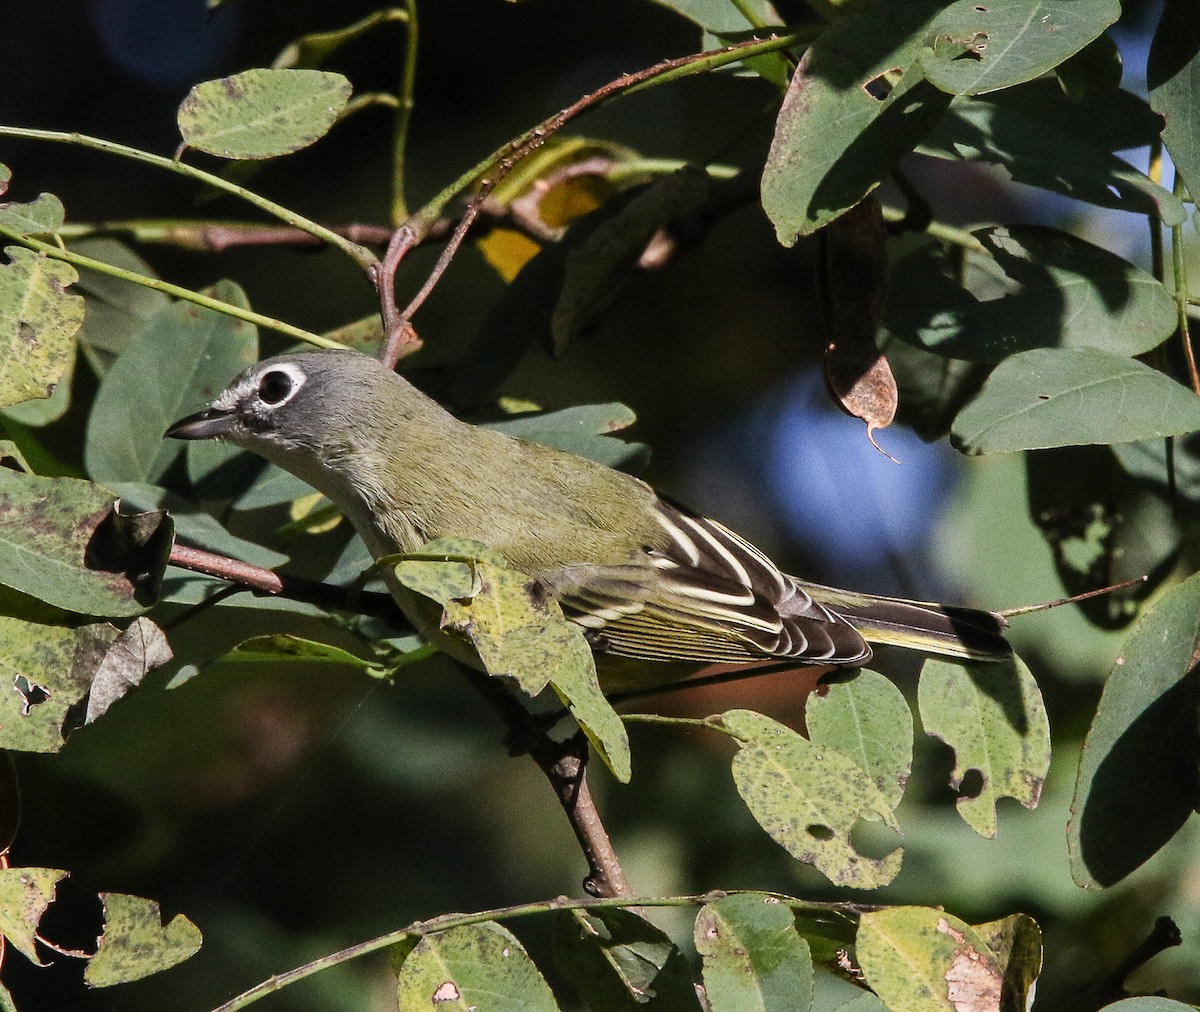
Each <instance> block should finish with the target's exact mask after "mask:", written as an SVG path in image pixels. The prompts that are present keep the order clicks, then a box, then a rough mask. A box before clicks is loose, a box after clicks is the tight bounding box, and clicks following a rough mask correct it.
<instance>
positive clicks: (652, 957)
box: [554, 908, 700, 1012]
mask: <svg viewBox="0 0 1200 1012" xmlns="http://www.w3.org/2000/svg"><path fill="white" fill-rule="evenodd" d="M554 928H555V930H554V958H555V962H556V963H557V964H558V968H559V970H560V972H561V973H562V975H563V976H564V977H565V978H566V979H567V980H568V981H569V982H570V983H571V984H572V985H573V986H574V987H575V989H576V990H577V991H578V992H579V995H580V997H581V998H583V1000H584V1001H585V1002H587V1004H588V1007H589V1008H592V1009H594V1010H596V1012H601V1010H603V1012H638V1010H640V1009H645V1008H650V1009H651V1010H653V1009H655V1008H661V1009H664V1010H666V1009H670V1010H672V1012H700V1003H699V1000H698V999H697V998H696V989H695V985H694V984H693V983H692V973H691V968H690V967H689V966H688V961H687V958H686V957H685V956H684V955H683V953H682V952H680V951H679V948H678V947H677V946H676V945H675V943H674V942H672V941H671V939H670V937H668V935H667V934H666V933H665V932H663V931H662V929H660V928H657V927H655V926H654V925H653V924H651V923H650V922H649V921H647V920H645V919H644V918H642V917H639V916H638V915H637V914H635V913H633V912H632V911H631V910H622V909H619V908H614V909H610V910H605V909H600V910H590V911H588V910H562V911H560V912H559V913H558V914H557V915H556V917H555V924H554Z"/></svg>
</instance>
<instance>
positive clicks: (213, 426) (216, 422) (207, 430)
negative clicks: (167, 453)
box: [163, 407, 237, 439]
mask: <svg viewBox="0 0 1200 1012" xmlns="http://www.w3.org/2000/svg"><path fill="white" fill-rule="evenodd" d="M236 417H237V416H236V415H235V414H234V413H233V412H232V411H221V410H219V409H218V408H213V407H209V408H205V409H204V410H203V411H197V412H196V414H194V415H188V416H187V418H181V419H179V421H177V422H176V423H175V424H174V425H172V426H171V427H170V428H169V429H167V431H166V432H164V433H163V435H164V436H167V437H170V438H171V439H218V438H220V437H221V436H225V435H228V433H229V430H230V429H231V428H232V427H233V423H234V420H235V418H236Z"/></svg>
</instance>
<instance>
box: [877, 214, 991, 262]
mask: <svg viewBox="0 0 1200 1012" xmlns="http://www.w3.org/2000/svg"><path fill="white" fill-rule="evenodd" d="M907 217H908V212H907V211H903V210H901V209H900V208H898V207H889V206H888V205H886V204H885V205H884V206H883V220H884V221H887V222H898V221H905V220H906V219H907ZM921 231H922V232H924V233H925V234H926V235H928V236H931V237H932V238H934V239H940V240H941V241H942V242H948V243H950V244H951V245H952V246H961V247H962V248H963V249H965V250H969V251H970V252H972V253H986V252H987V248H986V247H985V246H984V245H983V243H981V242H980V241H979V240H978V239H977V238H976V237H975V236H973V235H972V234H971V233H970V232H968V231H967V230H966V229H965V228H955V227H954V226H953V225H945V224H943V223H942V222H940V221H930V222H929V223H928V224H926V225H925V226H924V227H923V228H922V229H921Z"/></svg>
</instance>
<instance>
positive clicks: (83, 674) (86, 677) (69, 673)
mask: <svg viewBox="0 0 1200 1012" xmlns="http://www.w3.org/2000/svg"><path fill="white" fill-rule="evenodd" d="M0 604H2V606H3V613H2V614H0V684H3V685H4V686H5V691H4V692H0V748H11V749H16V750H18V751H22V752H57V751H59V749H61V748H62V747H63V743H64V741H65V737H66V727H65V725H66V724H67V721H68V720H69V719H71V715H72V714H73V713H74V712H75V711H76V710H77V709H80V708H81V704H82V703H83V701H84V700H85V699H87V696H88V692H89V690H90V689H91V686H92V680H93V678H95V676H96V673H97V672H98V671H99V669H100V667H101V665H102V664H103V662H104V659H105V656H106V655H107V653H108V651H109V648H110V647H111V646H112V645H113V643H114V642H116V640H117V637H118V636H119V635H120V630H118V629H116V628H114V627H113V626H111V625H109V624H108V623H106V622H93V623H90V624H88V625H81V626H75V625H68V624H67V623H66V622H65V621H64V618H65V617H64V616H62V615H61V614H59V613H52V612H51V610H50V609H45V608H42V607H39V606H38V605H37V604H36V602H30V601H21V600H20V599H18V598H16V596H15V595H13V594H11V593H5V594H3V595H2V596H0Z"/></svg>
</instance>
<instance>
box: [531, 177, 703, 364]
mask: <svg viewBox="0 0 1200 1012" xmlns="http://www.w3.org/2000/svg"><path fill="white" fill-rule="evenodd" d="M711 193H712V181H711V180H710V179H709V176H708V173H707V172H705V171H704V170H703V169H697V168H694V167H692V166H685V167H684V168H682V169H680V170H678V171H677V172H673V173H672V174H671V175H669V176H663V177H662V178H660V179H657V180H655V181H654V182H653V183H651V184H650V185H649V186H647V187H645V188H644V189H642V190H641V191H640V192H638V193H635V194H634V195H633V196H631V197H630V199H629V201H628V203H627V204H625V205H624V206H623V207H622V208H621V209H620V211H619V212H618V213H617V214H615V215H613V216H612V217H610V218H607V219H606V220H605V221H604V222H603V223H602V224H600V225H599V226H598V227H597V228H596V230H595V231H594V232H592V233H591V234H590V235H589V236H588V237H587V239H586V240H584V241H583V242H582V243H581V244H580V245H578V246H575V247H573V248H572V249H571V250H570V251H569V252H568V253H567V256H566V261H565V264H564V269H563V284H562V289H561V291H560V292H559V296H558V302H557V303H556V305H555V307H554V312H553V314H552V315H551V317H550V336H551V340H552V342H553V347H554V350H555V352H556V353H557V354H562V352H563V351H564V350H565V349H566V347H567V344H568V343H569V342H570V341H571V339H572V338H574V337H575V336H576V335H578V334H579V333H580V332H582V331H584V330H586V329H587V328H588V327H589V326H590V325H591V324H592V323H594V322H595V320H596V318H597V317H598V315H599V314H600V312H601V311H602V310H603V309H604V308H606V307H607V306H608V304H609V303H610V302H611V301H612V298H613V296H614V295H615V293H616V290H617V288H618V287H619V286H620V285H621V284H623V283H624V282H625V281H626V280H627V278H628V277H629V275H630V274H631V273H632V272H633V270H634V268H635V267H636V266H637V263H638V260H639V259H640V258H641V256H642V254H643V253H645V252H646V245H647V244H648V243H649V242H650V240H651V239H652V238H653V237H654V234H655V233H656V232H657V231H658V230H659V229H660V228H663V227H665V226H667V225H669V224H670V223H671V222H673V221H675V220H676V219H677V218H681V217H683V216H685V215H688V214H694V213H695V212H696V211H697V210H698V209H699V208H700V207H701V206H703V205H704V203H705V202H706V201H707V200H708V199H709V197H710V196H711Z"/></svg>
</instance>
